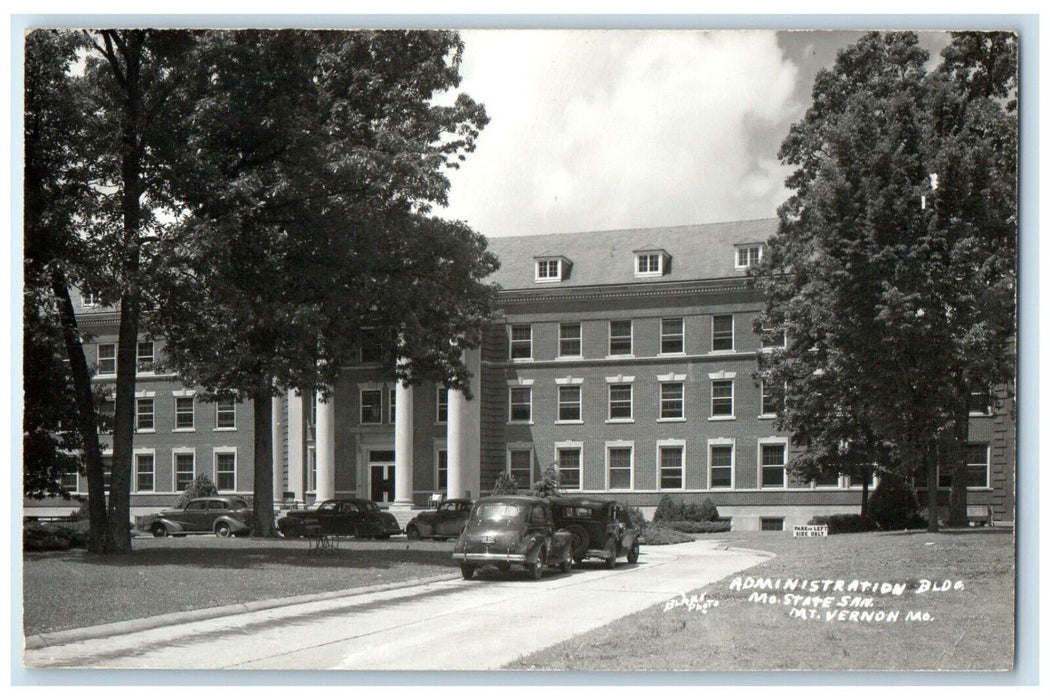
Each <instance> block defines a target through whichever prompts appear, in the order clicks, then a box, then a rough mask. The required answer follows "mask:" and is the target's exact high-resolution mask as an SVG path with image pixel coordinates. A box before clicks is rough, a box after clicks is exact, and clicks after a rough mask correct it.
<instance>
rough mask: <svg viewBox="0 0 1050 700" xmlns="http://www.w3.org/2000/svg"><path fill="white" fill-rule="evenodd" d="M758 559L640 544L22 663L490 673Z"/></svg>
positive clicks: (43, 653)
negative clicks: (602, 558) (520, 571)
mask: <svg viewBox="0 0 1050 700" xmlns="http://www.w3.org/2000/svg"><path fill="white" fill-rule="evenodd" d="M766 558H768V557H767V555H764V554H761V553H757V552H749V551H735V550H726V549H723V548H721V546H720V545H719V543H718V542H714V541H697V542H690V543H686V544H680V545H672V546H666V547H643V548H642V556H641V559H640V560H639V562H638V564H637V565H634V566H630V565H627V564H625V563H623V562H622V560H621V562H620V563H619V564H618V566H617V568H616V569H614V570H607V569H604V568H602V567H601V566H600V565H599V563H598V562H593V563H592V562H584V564H583V565H581V566H579V567H577V568H574V569H573V570H572V572H571V573H569V574H561V573H556V572H554V571H548V572H547V573H546V574H545V575H544V577H543V579H542V580H541V581H527V580H524V579H523V578H521V577H520V576H511V575H508V574H498V575H495V576H492V577H489V578H486V579H484V580H478V579H477V578H475V579H474V580H472V581H463V580H453V581H439V582H434V583H427V584H422V585H415V586H409V587H405V588H397V589H392V590H386V591H380V592H374V593H365V594H358V595H347V596H345V597H340V598H334V599H330V600H324V601H317V602H311V603H303V604H296V605H289V606H286V607H279V608H273V609H269V610H263V611H258V612H251V613H244V614H238V615H230V616H226V617H220V618H215V619H210V620H205V621H198V622H190V623H183V624H176V625H170V626H165V627H158V628H155V629H150V630H145V631H141V632H134V633H130V634H123V635H117V636H113V637H107V638H103V639H90V640H85V641H80V642H73V643H69V644H62V645H55V646H48V647H44V648H41V649H33V650H27V651H26V652H25V656H24V659H25V664H26V666H27V667H52V668H113V669H143V668H155V669H304V670H322V669H324V670H332V669H345V670H468V671H479V670H491V669H498V668H500V667H502V666H504V665H505V664H507V663H510V662H511V661H514V660H515V659H517V658H518V657H520V656H522V655H524V654H528V653H531V652H533V651H537V650H539V649H543V648H546V647H548V646H550V645H552V644H555V643H557V642H560V641H563V640H565V639H568V638H571V637H573V636H575V635H578V634H582V633H583V632H587V631H588V630H591V629H594V628H596V627H600V626H602V625H605V624H608V623H609V622H612V621H613V620H616V619H619V618H621V617H624V616H625V615H629V614H631V613H633V612H636V611H638V610H642V609H644V608H647V607H649V606H651V605H654V604H657V603H662V602H665V601H667V600H670V599H671V598H674V597H676V596H677V595H678V594H680V593H683V592H685V591H689V590H692V589H695V588H699V587H701V586H704V585H707V584H709V583H712V582H714V581H718V580H720V579H722V578H725V577H727V576H729V575H731V574H733V573H735V572H738V571H740V570H742V569H746V568H750V567H752V566H754V565H756V564H758V563H760V562H762V561H764V560H765V559H766ZM580 670H586V669H580ZM639 670H643V669H639Z"/></svg>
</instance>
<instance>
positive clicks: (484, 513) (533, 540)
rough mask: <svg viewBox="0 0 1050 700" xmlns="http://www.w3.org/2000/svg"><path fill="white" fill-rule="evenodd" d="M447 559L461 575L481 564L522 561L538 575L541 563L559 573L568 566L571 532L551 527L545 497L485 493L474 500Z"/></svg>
mask: <svg viewBox="0 0 1050 700" xmlns="http://www.w3.org/2000/svg"><path fill="white" fill-rule="evenodd" d="M452 559H453V560H455V561H457V562H459V568H460V571H461V572H462V574H463V578H465V579H471V578H473V576H474V572H475V571H476V570H477V569H479V568H483V567H494V568H496V569H499V570H501V571H509V570H510V569H512V568H517V567H521V568H522V569H524V570H525V571H526V572H527V573H528V574H529V576H530V577H531V578H533V579H539V578H542V577H543V570H544V568H545V567H548V566H552V567H558V568H559V569H561V571H562V572H564V573H568V571H569V569H571V568H572V535H571V534H570V533H569V532H567V531H564V530H556V528H555V524H554V513H553V512H552V510H551V504H550V502H549V501H547V500H544V499H542V498H536V497H533V496H488V497H486V498H482V499H479V500H478V502H477V503H475V504H474V507H473V509H472V510H471V511H470V518H469V519H468V520H467V525H466V527H465V528H464V529H463V532H462V533H461V534H460V536H459V539H457V540H456V546H455V547H454V548H453V550H452Z"/></svg>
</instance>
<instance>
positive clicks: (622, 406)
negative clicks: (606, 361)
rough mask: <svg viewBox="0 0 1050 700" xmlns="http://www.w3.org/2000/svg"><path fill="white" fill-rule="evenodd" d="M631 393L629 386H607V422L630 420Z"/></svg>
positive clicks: (631, 414) (631, 389) (631, 388)
mask: <svg viewBox="0 0 1050 700" xmlns="http://www.w3.org/2000/svg"><path fill="white" fill-rule="evenodd" d="M633 393H634V392H633V387H632V385H631V384H610V385H609V420H611V421H617V420H622V421H628V420H631V419H632V417H633V410H632V404H633V401H632V397H633Z"/></svg>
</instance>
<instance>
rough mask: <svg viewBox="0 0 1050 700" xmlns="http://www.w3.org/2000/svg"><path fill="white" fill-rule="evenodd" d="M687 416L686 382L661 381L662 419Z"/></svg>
mask: <svg viewBox="0 0 1050 700" xmlns="http://www.w3.org/2000/svg"><path fill="white" fill-rule="evenodd" d="M684 417H685V383H684V382H660V420H675V419H679V418H684Z"/></svg>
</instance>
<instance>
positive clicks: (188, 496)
mask: <svg viewBox="0 0 1050 700" xmlns="http://www.w3.org/2000/svg"><path fill="white" fill-rule="evenodd" d="M218 495H219V489H217V488H215V484H214V483H213V482H212V480H211V478H209V477H208V475H207V474H198V475H197V476H196V478H195V479H194V480H193V483H192V484H190V485H189V487H188V488H187V489H186V490H185V491H183V492H182V495H181V496H179V499H178V500H177V501H175V507H176V508H185V507H186V504H187V503H189V502H190V501H191V500H192V499H194V498H201V497H203V496H218Z"/></svg>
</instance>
